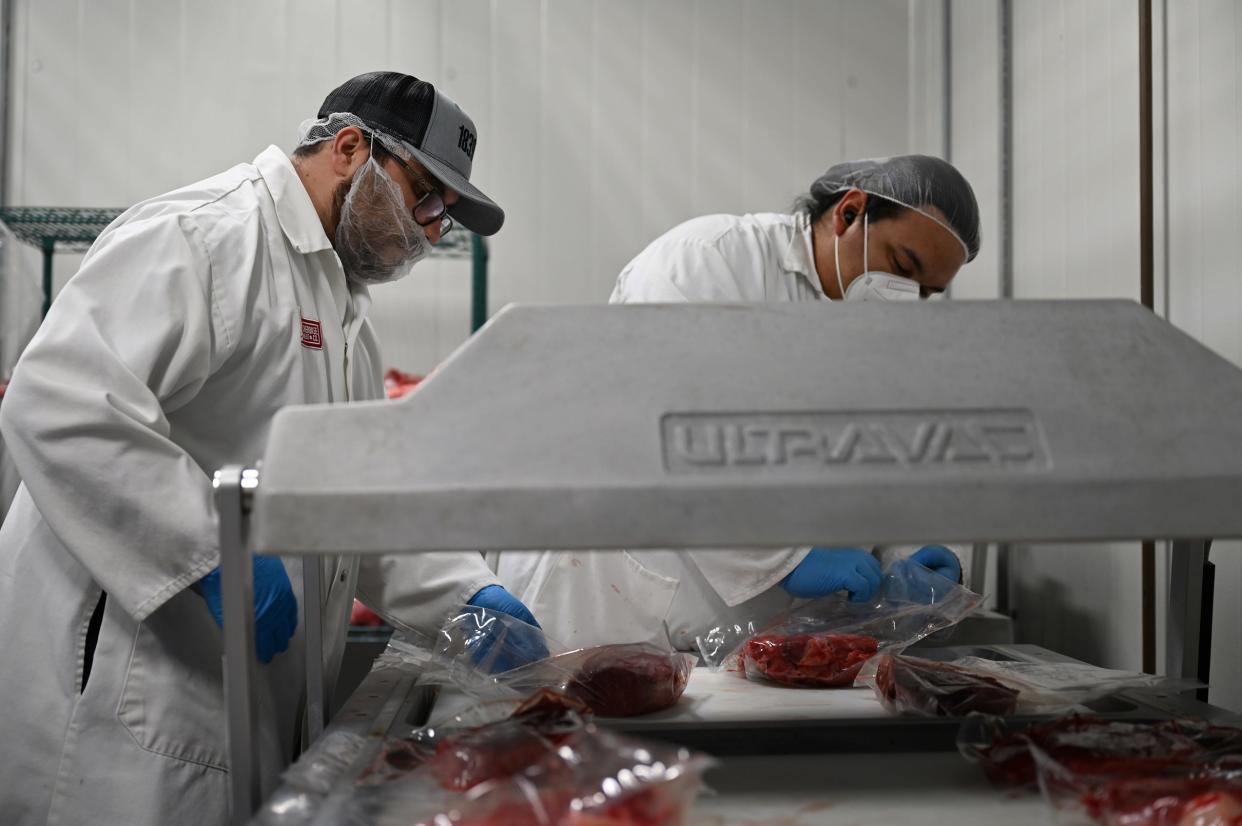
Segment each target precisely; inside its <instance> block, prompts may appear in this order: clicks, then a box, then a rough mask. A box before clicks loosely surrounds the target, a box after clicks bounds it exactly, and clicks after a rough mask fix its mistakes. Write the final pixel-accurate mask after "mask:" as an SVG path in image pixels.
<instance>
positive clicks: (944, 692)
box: [875, 654, 1018, 717]
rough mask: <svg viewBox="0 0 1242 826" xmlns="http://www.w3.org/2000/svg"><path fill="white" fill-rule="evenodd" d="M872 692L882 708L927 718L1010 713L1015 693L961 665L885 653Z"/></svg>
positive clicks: (877, 670)
mask: <svg viewBox="0 0 1242 826" xmlns="http://www.w3.org/2000/svg"><path fill="white" fill-rule="evenodd" d="M875 684H876V693H877V694H878V695H879V696H880V701H881V702H882V703H884V706H885V708H888V709H889V710H890V711H893V712H895V713H897V714H901V713H904V712H914V713H916V714H924V715H928V716H931V717H964V716H965V715H967V714H970V713H971V712H972V711H977V712H980V713H982V714H999V715H1001V716H1007V715H1010V714H1013V712H1014V709H1015V708H1016V707H1017V705H1018V692H1017V690H1015V689H1012V688H1009V687H1008V686H1006V685H1003V684H1002V683H1000V682H999V681H997V680H994V679H992V678H991V677H988V676H986V675H983V674H977V673H975V672H972V671H970V670H968V669H965V668H962V667H961V666H957V665H951V664H949V663H938V662H934V661H932V660H925V659H922V658H920V657H907V656H904V655H900V654H885V655H883V656H881V657H880V660H879V666H878V667H877V669H876V674H875Z"/></svg>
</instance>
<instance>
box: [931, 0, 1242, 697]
mask: <svg viewBox="0 0 1242 826" xmlns="http://www.w3.org/2000/svg"><path fill="white" fill-rule="evenodd" d="M913 1H914V2H918V0H913ZM1154 5H1155V7H1156V9H1155V12H1156V17H1157V21H1156V43H1155V49H1156V54H1155V62H1156V64H1157V65H1156V70H1157V79H1156V82H1157V89H1156V104H1157V105H1156V114H1157V117H1158V118H1162V117H1163V114H1164V108H1165V107H1164V89H1165V84H1164V82H1163V80H1162V73H1163V64H1162V61H1163V60H1164V59H1165V58H1166V56H1167V116H1168V118H1167V120H1168V130H1167V146H1166V145H1165V144H1164V143H1163V136H1164V135H1165V134H1166V133H1165V132H1164V130H1163V127H1162V126H1161V125H1160V123H1158V124H1157V128H1156V142H1157V147H1156V150H1157V152H1156V157H1157V161H1158V163H1159V162H1161V161H1162V160H1163V159H1164V158H1165V157H1166V155H1167V159H1168V186H1167V189H1166V187H1165V186H1164V184H1163V181H1162V180H1161V171H1160V169H1158V170H1157V186H1156V197H1157V199H1158V202H1157V208H1156V213H1157V215H1156V217H1157V235H1158V237H1157V244H1156V250H1157V279H1158V282H1159V283H1158V286H1157V299H1158V300H1157V310H1158V311H1159V312H1162V313H1165V314H1166V315H1167V317H1168V318H1169V319H1170V320H1171V321H1172V322H1173V323H1174V324H1177V325H1178V326H1180V327H1182V328H1183V329H1185V330H1186V331H1187V332H1189V333H1191V334H1192V335H1194V336H1195V337H1197V338H1198V339H1199V340H1200V341H1202V342H1204V343H1205V344H1206V345H1207V346H1209V347H1211V348H1213V349H1214V350H1216V351H1217V352H1219V353H1221V354H1223V355H1224V356H1226V357H1227V358H1230V359H1231V360H1233V361H1234V362H1235V363H1237V364H1239V365H1242V278H1240V277H1239V276H1240V273H1239V267H1238V264H1237V252H1236V248H1237V239H1238V238H1240V237H1242V208H1240V206H1242V205H1240V199H1242V194H1240V193H1242V138H1240V137H1239V135H1242V56H1240V52H1242V9H1240V7H1239V4H1238V3H1236V2H1234V0H1178V2H1167V9H1166V3H1165V2H1161V0H1156V3H1155V4H1154ZM997 9H998V5H997V4H996V3H994V2H974V1H973V0H971V1H969V2H968V1H967V0H957V1H956V2H954V15H953V20H954V24H953V44H954V53H953V56H952V61H953V62H952V65H953V76H954V83H953V145H954V155H953V160H954V161H955V162H956V163H958V164H959V165H960V166H961V167H962V168H963V170H964V171H966V172H967V174H968V175H969V176H970V178H971V180H972V181H973V182H974V183H975V186H976V189H977V190H978V192H979V196H980V201H981V203H982V204H984V212H985V215H986V214H987V213H988V212H989V209H988V206H987V205H986V203H984V202H985V201H986V199H987V198H989V197H991V194H992V193H995V192H997V191H998V187H999V180H998V177H997V165H996V160H995V159H996V152H997V149H998V147H999V143H998V140H997V132H996V129H997V125H998V123H999V121H998V120H997V118H998V115H999V92H1000V89H999V85H998V84H997V79H998V73H997V72H998V59H999V53H998V52H997V50H996V46H997V43H998V37H997V31H998V29H997V25H998V12H997ZM1137 14H1138V13H1137V4H1136V3H1135V2H1133V0H1093V2H1090V3H1082V2H1077V0H1041V2H1031V1H1028V0H1015V2H1014V3H1013V53H1012V57H1013V98H1012V106H1013V113H1014V120H1013V127H1014V135H1013V169H1014V172H1013V178H1014V191H1013V198H1014V202H1013V208H1014V230H1015V231H1014V236H1013V243H1014V259H1015V261H1014V289H1015V294H1016V295H1017V296H1018V297H1029V298H1085V297H1123V298H1134V299H1137V298H1138V295H1139V215H1138V196H1139V189H1138V16H1137ZM1165 15H1167V38H1166V37H1165V26H1164V25H1163V24H1164V20H1165ZM1166 191H1167V195H1168V200H1167V204H1166V203H1165V202H1164V195H1165V193H1166ZM1166 217H1167V221H1166ZM1166 223H1167V231H1168V235H1167V239H1168V241H1167V245H1166V244H1165V242H1164V238H1165V236H1164V231H1165V226H1166ZM985 229H986V227H985ZM988 237H989V238H995V236H994V235H992V234H991V233H988ZM990 246H991V250H989V246H985V248H984V252H983V253H982V254H981V256H980V261H981V262H982V261H983V260H984V256H986V255H989V254H992V252H991V251H994V250H995V245H990ZM1166 246H1167V253H1168V256H1167V270H1166V267H1165V266H1164V263H1165V258H1164V252H1165V250H1166ZM995 279H996V270H995V269H994V268H993V269H992V270H991V271H989V270H987V269H985V268H983V267H979V268H977V269H975V270H974V271H971V272H963V276H962V278H961V279H960V283H959V284H955V285H954V288H955V292H956V294H957V295H959V296H961V295H964V294H968V293H969V294H974V295H980V296H987V295H996V294H997V289H998V286H997V281H996V280H995ZM1166 284H1167V291H1166V289H1165V285H1166ZM1166 293H1167V301H1166V300H1165V299H1166ZM1186 403H1187V404H1194V403H1195V400H1194V399H1187V400H1186ZM1231 414H1232V411H1230V412H1225V411H1222V415H1231ZM1239 505H1240V506H1242V503H1239ZM1238 550H1239V549H1238V546H1237V545H1236V544H1235V543H1227V544H1222V545H1219V546H1218V547H1217V548H1216V549H1215V550H1214V551H1213V560H1214V561H1215V562H1216V563H1217V565H1218V579H1217V604H1216V616H1215V640H1214V642H1215V650H1214V660H1213V691H1212V699H1213V701H1214V702H1218V703H1221V704H1224V705H1227V706H1229V707H1232V708H1235V709H1242V660H1240V659H1239V657H1238V656H1237V651H1238V647H1239V644H1240V643H1242V605H1240V604H1239V603H1238V601H1237V600H1236V599H1234V595H1235V594H1236V593H1237V591H1238V588H1239V585H1242V564H1240V557H1239V554H1238ZM1162 560H1163V557H1162ZM1014 563H1015V572H1014V585H1015V590H1016V593H1015V606H1014V607H1015V608H1016V610H1017V613H1018V620H1019V623H1018V624H1019V629H1020V632H1021V633H1022V634H1023V636H1024V637H1025V639H1026V640H1027V641H1030V642H1039V643H1043V644H1045V645H1048V646H1050V647H1052V648H1057V649H1059V650H1063V651H1065V652H1066V653H1069V654H1074V655H1077V656H1080V657H1083V658H1085V659H1089V660H1092V661H1095V662H1099V663H1101V664H1104V665H1111V666H1115V667H1124V668H1138V667H1139V666H1140V665H1141V653H1142V649H1141V626H1140V621H1141V614H1140V610H1141V608H1140V602H1139V600H1140V584H1141V579H1140V576H1141V575H1140V568H1139V554H1138V547H1137V545H1108V546H1089V547H1083V546H1079V547H1073V548H1040V549H1039V550H1038V552H1032V551H1030V550H1029V549H1026V550H1021V549H1020V550H1019V552H1018V553H1017V555H1016V558H1015V560H1014ZM1161 584H1162V587H1163V577H1162V581H1161ZM1161 608H1163V605H1161ZM1162 613H1163V612H1161V626H1162V622H1163V620H1162ZM1160 663H1161V665H1163V657H1161V659H1160Z"/></svg>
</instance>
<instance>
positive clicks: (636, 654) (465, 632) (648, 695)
mask: <svg viewBox="0 0 1242 826" xmlns="http://www.w3.org/2000/svg"><path fill="white" fill-rule="evenodd" d="M537 647H541V648H543V649H544V650H547V651H548V652H555V653H550V654H549V656H546V657H544V658H542V659H538V660H536V661H535V662H530V663H527V664H525V665H522V666H519V667H517V668H498V667H497V664H498V663H499V664H504V663H508V662H515V661H519V660H521V659H523V658H525V657H526V656H527V655H529V653H530V652H531V651H532V650H537ZM435 657H436V659H437V660H438V661H439V662H440V663H441V664H442V665H443V667H444V671H445V673H446V674H447V675H448V678H449V680H450V681H451V682H452V683H453V684H454V685H456V686H457V687H458V688H460V689H461V690H462V691H464V692H466V693H467V694H470V695H471V696H474V697H479V698H481V699H485V700H492V699H513V698H520V697H525V696H527V695H529V694H531V693H532V692H535V691H538V690H539V689H544V688H546V689H552V690H555V691H558V692H562V693H564V694H566V695H568V696H569V697H571V698H573V699H575V700H578V701H580V702H582V703H584V704H585V705H586V707H587V708H588V709H589V710H590V712H591V713H593V714H595V715H597V716H600V717H632V716H635V715H639V714H649V713H652V712H655V711H661V710H663V709H666V708H669V707H670V706H672V705H674V704H676V702H677V701H678V700H679V699H680V698H681V695H682V693H683V692H684V691H685V690H686V684H687V682H688V681H689V678H690V672H691V671H692V670H693V668H694V665H695V662H696V658H695V657H694V656H693V655H690V654H684V653H679V652H676V651H672V650H670V649H668V648H662V647H660V646H658V645H655V644H653V643H648V642H643V643H621V644H614V645H598V646H593V647H591V648H581V649H577V650H573V651H566V650H565V647H564V646H563V645H561V644H560V643H558V642H556V641H555V640H552V639H550V638H548V637H547V636H546V635H544V634H543V632H542V631H541V630H540V629H538V628H535V627H534V626H531V625H527V624H526V623H524V622H522V621H521V620H518V619H515V618H513V617H510V616H508V615H507V614H501V613H497V612H490V611H487V610H486V609H478V608H473V607H471V608H469V609H468V610H463V611H461V612H459V613H458V614H457V615H455V616H454V617H453V618H451V619H450V620H449V621H448V622H447V623H446V624H445V626H444V628H443V629H442V630H441V632H440V638H439V641H438V642H437V645H436V649H435Z"/></svg>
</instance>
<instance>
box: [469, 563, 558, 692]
mask: <svg viewBox="0 0 1242 826" xmlns="http://www.w3.org/2000/svg"><path fill="white" fill-rule="evenodd" d="M466 604H467V605H471V606H474V607H475V608H482V609H484V610H486V611H494V612H496V613H499V614H505V615H507V616H508V617H512V620H509V621H498V622H497V623H496V624H495V625H494V626H493V627H492V629H491V630H490V631H489V633H487V634H486V635H484V636H482V637H480V638H479V640H478V642H477V643H476V644H475V645H474V646H473V647H472V648H471V650H470V655H471V657H472V658H473V659H474V661H475V663H477V664H478V665H479V666H480V667H482V668H485V669H487V671H489V672H490V673H492V674H499V673H501V672H503V671H510V670H512V669H514V668H519V667H520V666H523V665H526V664H528V663H532V662H535V661H536V660H542V659H545V658H546V657H547V656H548V646H547V644H546V643H545V642H544V640H543V631H541V630H540V627H539V622H538V621H537V620H536V619H535V615H534V614H532V613H531V612H530V609H529V608H527V607H526V606H525V605H523V604H522V601H521V600H520V599H518V598H517V597H515V596H513V594H511V593H509V592H508V591H506V590H505V589H504V588H503V587H501V586H499V585H488V586H487V587H486V588H484V589H483V590H481V591H479V592H478V593H477V594H475V595H474V596H473V597H471V598H470V601H469V602H467V603H466ZM513 620H517V621H516V622H515V621H513Z"/></svg>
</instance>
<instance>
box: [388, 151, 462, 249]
mask: <svg viewBox="0 0 1242 826" xmlns="http://www.w3.org/2000/svg"><path fill="white" fill-rule="evenodd" d="M392 158H393V160H395V161H396V162H397V164H398V165H399V166H400V167H401V168H402V169H404V170H405V171H406V173H407V174H408V175H409V176H410V181H411V182H413V184H414V195H415V197H416V198H417V200H416V201H415V202H414V221H415V222H416V223H417V224H418V225H419V226H420V227H429V226H431V225H432V224H434V223H436V222H437V221H439V222H440V237H441V238H443V237H444V236H445V235H446V234H448V231H449V230H451V229H452V228H453V219H452V218H450V217H449V216H448V206H447V205H445V203H444V196H443V195H441V194H440V192H439V190H437V189H436V188H435V187H433V186H432V185H431V184H430V183H428V182H427V179H426V178H425V177H424V176H422V175H420V174H419V173H418V172H415V171H414V168H413V167H411V166H410V165H409V164H407V163H406V162H405V161H403V160H401V159H400V158H398V157H397V156H396V155H393V156H392ZM420 191H421V192H422V194H421V195H419V194H418V193H419V192H420Z"/></svg>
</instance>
